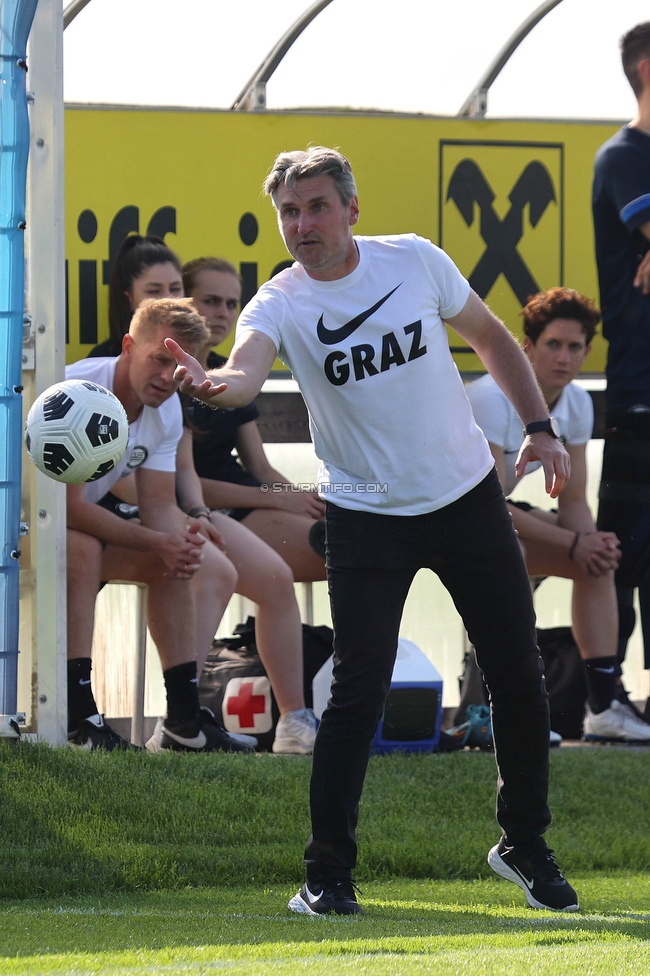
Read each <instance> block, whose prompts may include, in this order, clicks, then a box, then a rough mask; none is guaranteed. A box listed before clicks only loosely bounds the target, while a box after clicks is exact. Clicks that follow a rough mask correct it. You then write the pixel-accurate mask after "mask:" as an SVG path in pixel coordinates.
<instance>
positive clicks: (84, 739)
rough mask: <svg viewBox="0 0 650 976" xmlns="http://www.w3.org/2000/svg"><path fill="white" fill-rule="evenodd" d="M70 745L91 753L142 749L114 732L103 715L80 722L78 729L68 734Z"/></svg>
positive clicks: (93, 716) (92, 716)
mask: <svg viewBox="0 0 650 976" xmlns="http://www.w3.org/2000/svg"><path fill="white" fill-rule="evenodd" d="M68 745H69V746H76V747H77V748H78V749H87V750H88V751H89V752H92V751H94V750H95V749H105V750H106V751H107V752H112V751H113V750H114V749H135V750H136V751H139V750H140V749H141V746H134V745H131V743H130V742H127V741H126V739H123V738H122V737H121V736H119V735H118V734H117V732H114V731H113V729H112V728H111V727H110V725H109V724H108V722H107V721H106V720H105V718H104V716H103V715H91V716H90V717H89V718H85V719H84V720H83V721H82V722H80V723H79V725H78V726H77V728H76V729H72V730H71V731H70V732H68Z"/></svg>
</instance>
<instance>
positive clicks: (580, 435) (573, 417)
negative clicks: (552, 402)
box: [551, 383, 594, 444]
mask: <svg viewBox="0 0 650 976" xmlns="http://www.w3.org/2000/svg"><path fill="white" fill-rule="evenodd" d="M566 392H567V393H570V394H571V396H570V400H569V423H568V425H567V426H568V434H567V437H566V441H565V443H566V444H586V443H587V441H589V440H590V439H591V435H592V432H593V429H594V404H593V400H592V399H591V397H590V396H589V394H588V393H587V391H586V390H583V389H582V387H579V386H578V385H577V384H574V383H571V384H569V386H568V387H567V388H566ZM551 412H552V411H551Z"/></svg>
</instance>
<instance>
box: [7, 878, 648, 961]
mask: <svg viewBox="0 0 650 976" xmlns="http://www.w3.org/2000/svg"><path fill="white" fill-rule="evenodd" d="M579 887H580V889H581V890H585V891H588V890H589V889H591V895H590V896H588V897H587V904H588V905H589V910H588V911H587V912H585V913H577V914H571V915H561V914H551V913H549V912H533V911H531V910H528V909H526V908H525V907H523V906H522V904H521V902H520V900H519V898H518V895H517V893H516V892H515V895H514V898H515V899H516V902H513V898H512V897H511V894H512V886H510V885H506V884H505V883H503V882H500V881H498V880H496V879H495V880H494V881H479V882H470V883H462V882H449V883H445V882H438V883H435V884H430V883H424V882H413V881H399V880H396V881H393V882H390V883H389V884H385V885H382V884H376V885H369V886H368V888H367V890H366V892H365V897H364V898H363V903H364V905H365V907H366V910H367V915H366V916H364V917H359V916H355V917H353V918H341V917H336V916H330V917H327V918H310V917H306V916H297V915H293V914H291V913H290V912H289V911H288V910H287V909H286V902H287V899H288V897H289V896H290V894H292V893H293V890H294V889H288V888H273V889H269V888H267V889H266V890H264V891H261V890H255V889H252V888H244V889H239V890H236V889H230V890H224V889H207V890H200V891H196V890H195V891H184V892H165V893H162V892H156V893H150V894H143V895H112V896H109V897H107V898H103V899H78V898H77V899H65V900H63V901H59V902H52V901H51V900H48V901H24V902H21V903H13V904H7V903H5V905H4V910H3V911H2V926H1V928H2V933H1V934H0V956H2V957H4V958H5V959H9V958H16V957H19V958H20V957H25V956H37V955H48V956H49V955H57V954H74V953H116V952H117V953H119V952H138V951H161V950H171V951H180V950H191V949H199V948H201V949H202V950H206V951H207V952H208V954H210V953H211V954H212V955H213V956H214V957H230V956H231V957H232V958H239V957H242V956H248V955H252V956H255V957H257V956H264V955H265V954H268V955H269V956H273V958H278V957H285V956H290V955H296V954H298V955H299V954H303V955H306V956H309V955H313V954H316V953H318V954H320V955H323V954H325V955H329V954H332V955H338V954H341V953H346V954H347V953H357V952H358V953H361V952H363V953H373V952H375V953H377V952H382V953H383V952H389V953H400V954H410V953H430V952H433V951H440V950H441V949H443V948H444V949H454V948H457V949H463V948H466V947H467V945H468V940H473V941H474V943H476V940H477V939H478V940H479V942H480V944H481V945H484V946H485V947H492V948H496V947H499V946H501V945H502V946H503V947H504V948H514V947H517V946H531V947H534V946H549V945H568V944H571V943H582V942H587V943H591V942H594V943H596V942H597V943H603V942H610V941H617V940H620V939H625V940H630V939H632V940H637V941H638V940H642V941H648V940H650V913H649V912H647V911H643V910H639V909H641V907H642V905H646V906H647V905H649V904H650V879H649V878H647V877H645V876H643V877H640V876H636V877H634V878H629V877H627V876H621V877H618V878H603V877H599V876H594V877H591V878H585V879H582V881H581V882H580V884H579ZM626 893H627V897H626ZM616 906H617V907H616Z"/></svg>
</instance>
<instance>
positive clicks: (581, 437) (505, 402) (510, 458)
mask: <svg viewBox="0 0 650 976" xmlns="http://www.w3.org/2000/svg"><path fill="white" fill-rule="evenodd" d="M467 396H468V397H469V402H470V403H471V405H472V409H473V411H474V416H475V418H476V422H477V424H478V425H479V427H480V428H481V429H482V431H483V433H484V434H485V436H486V437H487V439H488V441H489V442H490V443H491V444H495V445H496V446H497V447H502V448H503V453H504V459H505V469H506V484H505V485H504V487H503V490H504V492H505V494H506V495H509V494H510V492H511V491H512V490H513V488H514V487H515V485H516V484H517V482H518V481H519V479H518V478H517V476H516V474H515V462H516V460H517V456H518V454H519V449H520V448H521V445H522V444H523V442H524V436H525V435H524V430H523V424H522V422H521V420H520V419H519V416H518V414H517V411H516V410H515V408H514V407H513V405H512V403H511V402H510V400H509V399H508V397H507V396H506V395H505V393H504V392H503V390H502V389H501V388H500V387H499V386H498V385H497V383H496V382H495V381H494V380H493V379H492V377H491V376H490V374H489V373H486V375H485V376H481V378H480V379H478V380H475V381H474V382H473V383H469V384H468V386H467ZM551 413H552V414H553V416H554V417H555V419H556V420H557V422H558V426H559V428H560V436H561V440H562V443H563V444H586V443H587V441H588V440H589V439H590V437H591V432H592V430H593V428H594V407H593V403H592V400H591V397H590V396H589V394H588V393H587V391H586V390H583V389H582V387H581V386H578V385H577V384H576V383H568V384H567V386H565V387H564V389H563V390H562V393H561V394H560V398H559V400H558V401H557V402H556V403H555V405H554V407H553V409H552V411H551ZM540 467H541V461H533V462H531V463H530V464H528V465H527V466H526V474H530V472H531V471H536V470H537V469H538V468H540Z"/></svg>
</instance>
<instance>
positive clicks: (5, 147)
mask: <svg viewBox="0 0 650 976" xmlns="http://www.w3.org/2000/svg"><path fill="white" fill-rule="evenodd" d="M37 2H38V0H0V715H12V714H14V713H15V711H16V697H17V675H18V607H19V593H20V591H19V566H18V556H19V548H20V545H19V541H20V485H21V450H22V397H21V395H20V394H21V385H20V382H21V368H22V337H23V315H24V306H25V243H24V242H25V191H26V184H27V156H28V153H29V119H28V117H27V91H26V83H25V75H26V71H27V65H26V54H27V38H28V36H29V31H30V28H31V25H32V20H33V18H34V13H35V11H36V5H37Z"/></svg>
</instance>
